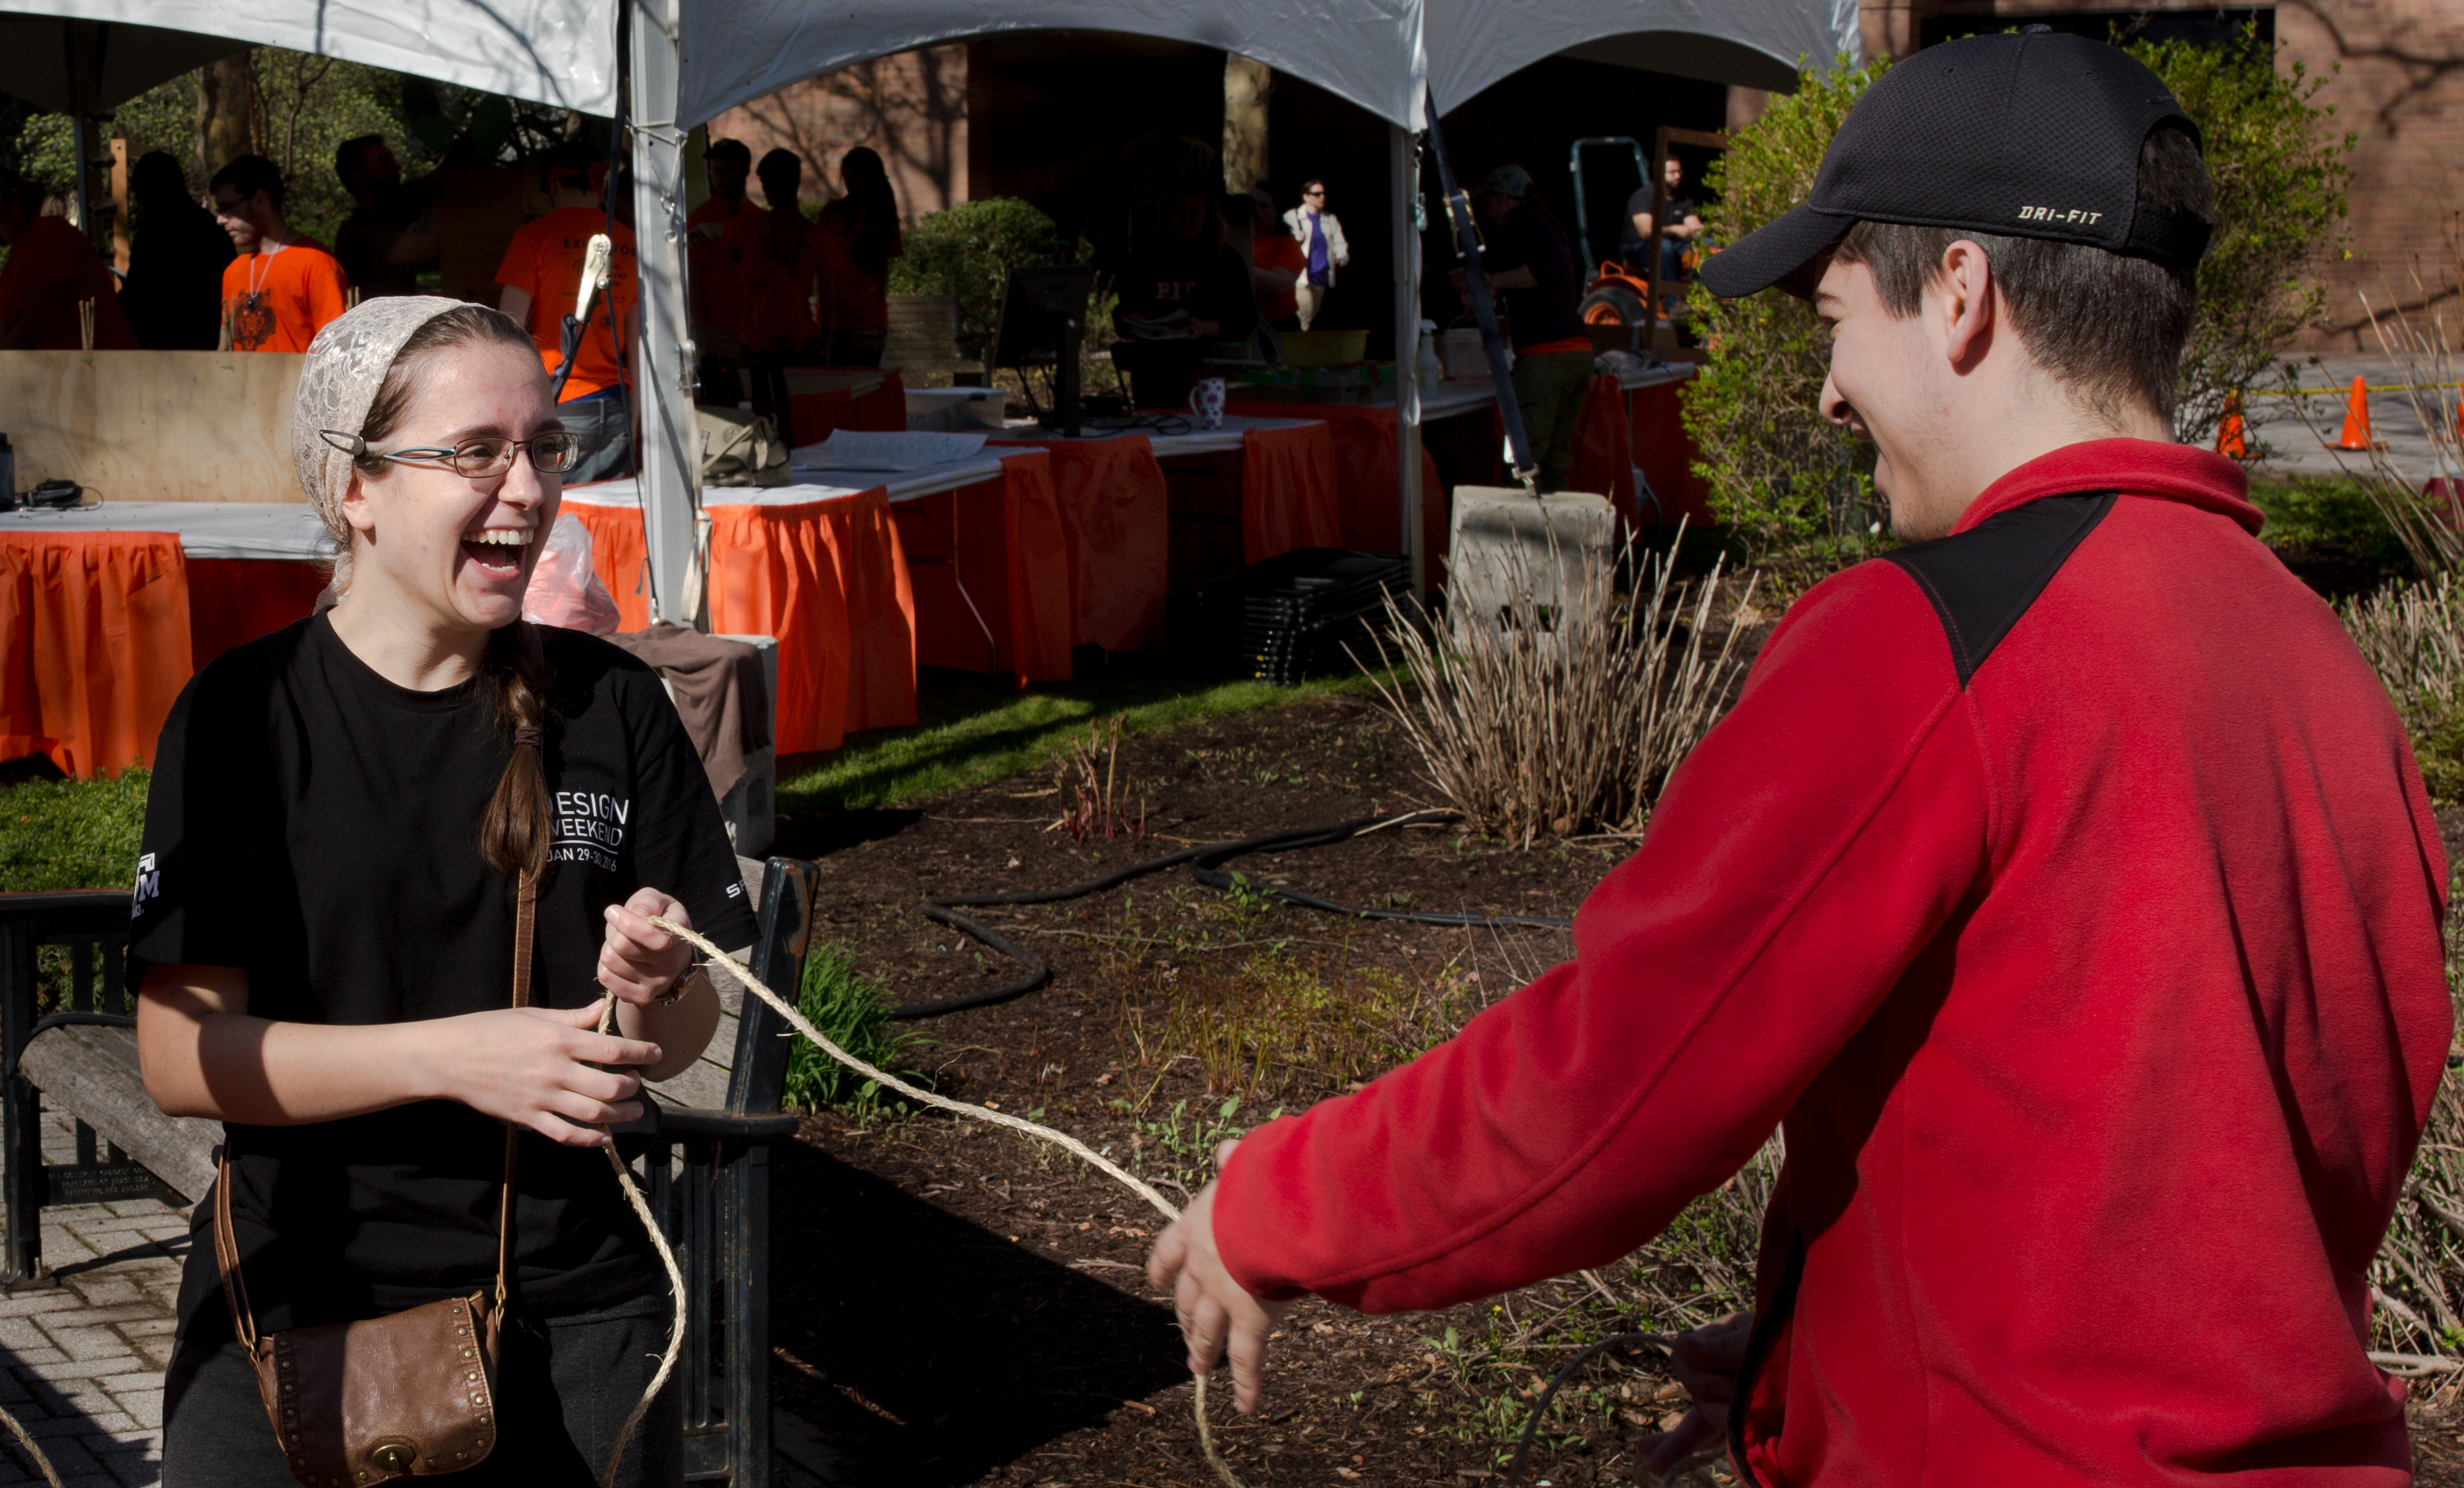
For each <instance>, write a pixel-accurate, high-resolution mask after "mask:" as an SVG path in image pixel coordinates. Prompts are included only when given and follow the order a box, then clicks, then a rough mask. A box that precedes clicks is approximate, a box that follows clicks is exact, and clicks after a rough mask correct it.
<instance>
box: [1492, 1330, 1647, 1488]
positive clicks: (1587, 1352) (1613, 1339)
mask: <svg viewBox="0 0 2464 1488" xmlns="http://www.w3.org/2000/svg"><path fill="white" fill-rule="evenodd" d="M1632 1344H1651V1345H1652V1346H1653V1347H1655V1348H1659V1349H1661V1350H1663V1351H1664V1350H1665V1349H1666V1348H1667V1347H1668V1340H1667V1339H1665V1338H1663V1337H1661V1335H1660V1334H1657V1333H1612V1334H1610V1335H1609V1336H1608V1337H1607V1338H1604V1339H1602V1340H1600V1341H1599V1342H1598V1343H1596V1344H1593V1345H1592V1346H1591V1347H1589V1348H1586V1349H1584V1350H1582V1351H1581V1352H1579V1353H1577V1354H1575V1355H1574V1357H1573V1358H1572V1359H1569V1360H1567V1361H1566V1363H1565V1365H1564V1366H1563V1367H1561V1368H1559V1369H1558V1370H1557V1373H1556V1375H1555V1377H1554V1378H1552V1379H1551V1380H1550V1381H1549V1388H1547V1389H1544V1390H1542V1391H1541V1392H1540V1398H1539V1399H1537V1400H1535V1401H1533V1402H1531V1414H1530V1416H1529V1419H1527V1420H1526V1421H1524V1423H1523V1439H1522V1440H1520V1441H1518V1442H1516V1443H1515V1444H1514V1460H1513V1461H1511V1462H1509V1463H1507V1466H1506V1480H1507V1482H1509V1483H1520V1482H1521V1481H1523V1459H1524V1458H1525V1457H1527V1456H1529V1455H1530V1454H1531V1438H1532V1436H1533V1435H1534V1434H1536V1433H1537V1432H1539V1430H1540V1420H1541V1417H1543V1416H1545V1415H1547V1414H1548V1412H1549V1402H1551V1400H1554V1399H1556V1398H1557V1388H1558V1387H1559V1386H1561V1385H1563V1384H1565V1383H1566V1381H1567V1380H1568V1379H1570V1378H1572V1377H1573V1372H1574V1371H1575V1370H1576V1369H1579V1368H1581V1367H1582V1366H1585V1365H1587V1364H1589V1363H1591V1362H1592V1360H1593V1359H1594V1358H1595V1357H1596V1356H1598V1355H1600V1354H1603V1353H1606V1352H1607V1351H1608V1350H1610V1349H1612V1348H1617V1347H1621V1346H1627V1345H1632Z"/></svg>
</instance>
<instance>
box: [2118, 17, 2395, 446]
mask: <svg viewBox="0 0 2464 1488" xmlns="http://www.w3.org/2000/svg"><path fill="white" fill-rule="evenodd" d="M2129 50H2130V53H2131V55H2132V56H2136V57H2138V58H2139V59H2140V60H2141V61H2143V62H2145V63H2146V64H2147V66H2148V68H2149V70H2150V71H2152V72H2154V73H2155V74H2156V76H2157V77H2159V78H2164V79H2165V85H2166V86H2167V87H2168V88H2170V89H2172V90H2173V97H2174V99H2175V100H2178V101H2179V102H2180V103H2181V105H2182V111H2183V112H2184V113H2186V114H2189V116H2190V117H2191V118H2192V119H2194V120H2196V121H2198V124H2199V139H2200V152H2201V153H2202V154H2203V155H2205V156H2206V158H2207V162H2208V174H2209V176H2210V177H2211V179H2212V180H2213V181H2214V183H2215V211H2216V230H2215V234H2214V235H2213V236H2212V237H2211V238H2210V239H2209V240H2208V254H2207V256H2206V257H2204V258H2202V259H2200V260H2199V309H2198V315H2197V318H2196V319H2195V320H2194V321H2192V322H2191V324H2190V339H2189V343H2188V344H2185V345H2184V346H2183V347H2182V385H2181V401H2180V403H2179V404H2178V405H2177V406H2176V408H2175V410H2174V413H2173V432H2174V436H2175V437H2176V438H2179V439H2180V440H2182V441H2183V442H2184V443H2186V444H2201V445H2204V444H2212V443H2213V442H2214V441H2215V437H2216V425H2217V424H2218V423H2219V422H2220V421H2221V420H2222V419H2223V417H2224V412H2225V405H2226V403H2227V402H2228V401H2229V400H2230V399H2231V398H2232V397H2233V395H2234V394H2236V393H2238V392H2241V391H2243V390H2245V389H2249V388H2250V387H2252V386H2253V385H2254V384H2255V383H2257V382H2258V381H2259V379H2260V378H2261V377H2262V376H2263V375H2265V373H2266V372H2267V370H2268V368H2269V366H2271V365H2272V364H2273V363H2274V361H2275V360H2276V357H2277V353H2278V352H2279V351H2281V350H2282V348H2283V347H2284V346H2285V345H2286V344H2288V343H2290V342H2291V341H2292V340H2293V338H2294V337H2295V336H2296V335H2298V334H2299V333H2300V331H2301V329H2302V328H2303V327H2304V326H2307V325H2310V324H2311V323H2313V322H2316V321H2317V320H2318V319H2319V317H2320V315H2321V312H2322V311H2323V310H2324V309H2325V307H2326V303H2327V291H2326V287H2325V286H2324V285H2323V284H2321V282H2320V281H2319V279H2318V277H2317V273H2318V270H2319V268H2320V267H2321V265H2322V264H2323V263H2324V262H2325V261H2326V260H2327V259H2328V258H2330V257H2332V256H2334V255H2336V254H2338V253H2340V252H2341V251H2342V243H2341V238H2342V235H2343V234H2342V230H2341V227H2340V224H2341V223H2342V222H2343V218H2344V211H2345V209H2344V181H2345V177H2346V176H2347V175H2348V174H2349V173H2350V172H2349V171H2348V169H2347V168H2346V167H2345V165H2344V157H2345V155H2346V154H2347V153H2349V152H2350V151H2351V149H2352V147H2353V140H2354V136H2353V135H2352V134H2350V133H2344V134H2341V135H2340V134H2338V133H2336V132H2335V131H2334V129H2333V126H2332V118H2331V116H2332V115H2333V114H2334V112H2335V111H2334V110H2333V109H2332V108H2330V107H2326V106H2323V105H2320V104H2318V103H2316V102H2314V101H2313V100H2314V99H2315V98H2316V96H2317V95H2318V92H2319V90H2320V89H2321V88H2322V87H2324V86H2326V82H2327V79H2326V78H2312V77H2309V76H2307V75H2306V74H2305V72H2304V71H2303V69H2302V66H2301V64H2300V63H2299V62H2295V63H2294V64H2293V65H2292V67H2291V68H2290V69H2289V71H2288V72H2286V73H2278V72H2277V70H2276V58H2275V56H2273V54H2272V53H2271V52H2270V51H2269V49H2268V48H2267V47H2266V46H2265V45H2264V44H2263V43H2261V42H2259V41H2258V39H2257V38H2256V36H2255V33H2248V32H2245V33H2244V35H2243V38H2242V39H2241V40H2240V41H2238V42H2235V43H2233V44H2230V45H2226V46H2196V45H2193V44H2191V43H2189V42H2187V41H2134V42H2132V43H2130V46H2129Z"/></svg>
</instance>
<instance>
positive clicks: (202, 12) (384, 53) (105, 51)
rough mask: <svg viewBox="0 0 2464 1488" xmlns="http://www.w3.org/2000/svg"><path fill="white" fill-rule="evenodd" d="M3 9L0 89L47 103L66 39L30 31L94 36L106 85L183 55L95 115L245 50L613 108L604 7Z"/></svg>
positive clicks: (484, 3)
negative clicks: (66, 24) (137, 62)
mask: <svg viewBox="0 0 2464 1488" xmlns="http://www.w3.org/2000/svg"><path fill="white" fill-rule="evenodd" d="M0 11H6V12H8V13H7V14H6V15H0V26H6V27H7V30H5V31H0V89H6V90H7V91H8V92H11V93H14V94H16V95H17V96H18V97H20V98H23V99H26V100H29V101H30V102H35V103H44V104H46V105H47V106H48V100H49V95H47V94H46V93H45V92H44V91H42V90H41V86H40V84H39V82H38V81H36V80H35V79H37V78H42V77H46V76H48V77H49V78H51V79H52V83H51V92H52V93H59V92H60V91H61V85H62V83H63V82H64V81H65V78H64V76H63V75H64V73H65V71H66V69H64V68H63V67H62V66H61V58H62V56H63V55H64V54H63V52H62V50H61V48H62V45H63V43H62V42H61V41H60V40H58V39H50V40H48V42H47V43H46V42H45V41H44V40H38V39H37V33H38V31H42V30H48V31H49V32H50V33H51V35H52V37H54V38H56V37H57V36H58V34H59V32H60V30H61V28H59V27H58V25H57V24H56V20H70V21H76V22H82V23H86V24H85V26H84V27H81V28H79V29H90V30H94V31H99V49H100V51H101V53H102V56H103V61H102V64H101V66H102V72H103V77H104V79H105V80H106V81H112V80H115V79H118V78H121V71H120V69H121V62H120V60H119V59H120V57H121V56H127V57H129V58H131V59H132V60H134V59H138V58H143V57H147V56H151V57H155V58H158V59H160V60H164V61H167V60H176V59H177V57H178V56H180V55H183V53H185V55H186V56H188V57H189V60H187V63H186V65H185V66H180V67H173V68H171V69H170V70H169V71H167V72H162V73H161V74H160V76H156V77H152V78H148V79H147V80H145V81H143V82H139V83H137V84H136V85H135V86H134V87H128V88H126V89H125V91H121V92H120V93H119V96H118V97H111V96H109V95H108V94H106V95H105V96H104V97H103V98H102V99H101V100H99V101H97V100H87V101H86V106H87V107H90V108H96V107H99V108H108V107H110V106H111V105H112V104H113V103H117V102H120V101H121V100H125V99H126V98H128V97H131V96H133V95H134V94H137V93H142V92H143V91H144V90H145V89H146V88H149V87H151V86H153V85H154V84H155V83H157V82H162V81H165V80H167V79H168V78H176V77H178V76H179V75H180V74H181V73H183V72H186V71H187V69H188V68H191V67H196V66H199V65H201V64H203V63H206V62H209V61H212V60H213V59H214V58H215V57H218V56H226V55H228V54H229V53H231V51H232V50H233V49H234V44H235V43H248V44H252V45H260V46H274V47H287V48H289V49H290V50H292V51H294V52H308V53H314V54H316V55H318V56H338V57H341V58H342V59H344V60H345V61H352V62H362V63H365V64H366V65H367V66H370V67H382V68H385V69H388V70H389V71H393V72H400V73H410V74H413V75H415V76H417V77H421V78H434V79H436V80H437V81H439V82H451V83H458V84H460V85H461V86H463V87H466V88H476V89H478V90H480V91H481V92H484V93H501V94H505V95H507V96H509V97H512V98H517V99H526V100H530V101H531V102H534V103H545V104H549V105H551V106H554V107H559V108H577V109H580V110H582V111H583V113H585V114H600V115H606V114H612V113H614V112H615V111H616V60H615V59H616V11H615V8H614V6H612V5H611V4H609V3H608V0H236V3H233V0H0ZM29 16H50V17H55V18H56V20H55V22H54V23H53V24H51V25H50V26H48V27H41V26H38V25H37V24H36V23H33V22H30V21H27V20H23V19H20V17H29ZM21 46H22V49H21ZM123 49H125V50H123ZM146 70H147V71H152V70H154V69H153V68H151V67H148V68H147V69H146ZM21 71H23V72H26V73H28V74H29V75H30V77H29V78H28V80H27V82H26V83H25V85H23V86H21V85H20V84H19V82H18V81H16V80H15V79H16V78H17V75H18V74H19V73H20V72H21ZM126 76H128V77H134V76H137V75H136V74H133V73H132V74H128V75H126Z"/></svg>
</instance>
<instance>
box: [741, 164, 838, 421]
mask: <svg viewBox="0 0 2464 1488" xmlns="http://www.w3.org/2000/svg"><path fill="white" fill-rule="evenodd" d="M754 173H755V174H756V175H758V176H759V177H760V179H761V195H762V198H763V199H764V200H765V201H766V202H767V203H768V204H769V206H768V210H767V211H758V212H749V213H747V214H746V215H745V216H743V217H741V218H738V219H737V222H736V224H735V225H734V226H733V227H731V228H729V229H728V235H727V242H728V243H729V244H731V245H732V246H733V248H734V250H735V252H736V254H737V256H738V258H739V259H740V261H741V262H742V264H743V266H744V321H743V330H744V338H743V344H744V362H743V366H744V369H745V371H746V372H747V373H749V374H750V380H751V382H752V384H753V388H752V392H753V411H755V412H756V413H759V414H763V415H765V416H767V417H768V418H770V419H771V420H772V421H773V422H774V423H775V424H776V425H777V427H778V429H779V432H780V433H781V434H782V435H784V436H786V437H787V438H789V439H791V440H792V439H793V438H794V437H795V434H794V428H793V424H794V420H793V417H792V413H791V409H792V405H791V404H790V403H789V402H788V394H787V372H786V369H787V368H788V367H789V366H827V365H828V363H829V355H830V353H829V335H830V330H831V328H832V322H830V320H829V317H830V314H831V310H832V304H831V296H830V290H831V286H832V285H833V284H835V283H836V282H837V280H838V278H839V275H840V274H841V273H842V272H843V264H844V259H845V255H843V254H841V253H840V251H839V246H838V239H837V238H836V237H835V236H833V235H832V234H831V233H828V232H827V231H826V230H825V229H824V228H823V227H822V226H821V225H820V224H819V223H816V222H814V221H813V220H812V219H811V218H809V217H807V216H805V215H804V209H803V206H802V205H801V204H800V203H799V201H798V199H797V192H798V190H799V189H800V188H801V187H802V186H803V179H804V163H803V161H802V160H800V159H798V158H797V156H796V154H795V152H794V151H792V150H772V151H771V152H770V153H769V154H767V155H764V156H762V157H761V164H760V166H759V167H758V168H757V169H756V170H755V172H754ZM817 311H818V318H817Z"/></svg>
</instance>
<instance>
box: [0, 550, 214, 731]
mask: <svg viewBox="0 0 2464 1488" xmlns="http://www.w3.org/2000/svg"><path fill="white" fill-rule="evenodd" d="M190 670H191V656H190V650H189V630H188V574H187V558H186V557H185V556H184V555H183V554H182V553H181V551H180V539H179V537H178V536H177V535H176V534H174V533H169V532H8V533H0V759H12V760H13V759H17V758H19V757H21V756H24V755H29V754H43V755H48V756H50V758H51V761H52V763H53V764H54V765H55V766H58V767H59V768H60V770H61V771H62V773H64V774H68V775H73V776H77V777H78V778H80V779H83V778H89V777H92V776H95V775H117V774H119V773H120V772H121V771H122V770H124V769H126V768H128V767H129V766H132V765H136V766H145V767H148V768H151V767H152V766H153V764H154V742H155V738H156V736H157V735H159V734H160V733H162V731H163V720H164V719H165V717H166V716H168V714H169V713H170V711H171V702H172V700H174V699H176V698H177V697H178V696H179V695H180V689H181V688H182V687H184V686H186V685H187V680H188V676H189V673H190Z"/></svg>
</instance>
